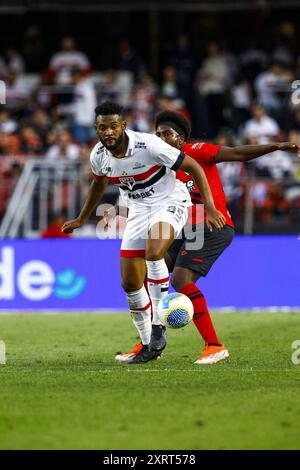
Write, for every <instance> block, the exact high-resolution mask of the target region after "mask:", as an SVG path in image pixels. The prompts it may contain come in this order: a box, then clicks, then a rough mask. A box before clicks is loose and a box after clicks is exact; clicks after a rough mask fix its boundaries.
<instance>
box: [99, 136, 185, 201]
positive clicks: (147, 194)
mask: <svg viewBox="0 0 300 470" xmlns="http://www.w3.org/2000/svg"><path fill="white" fill-rule="evenodd" d="M126 134H127V136H128V139H129V142H128V147H127V152H126V154H125V156H124V157H123V158H116V157H114V156H113V155H112V154H111V152H110V151H109V150H107V149H106V148H105V147H104V146H103V145H102V143H101V142H99V143H98V144H97V145H96V146H95V147H94V149H93V150H92V152H91V157H90V162H91V168H92V172H93V175H94V177H95V178H96V179H97V178H101V177H102V176H107V177H109V179H110V182H111V183H113V184H115V185H117V186H118V187H119V188H120V193H121V196H122V199H123V200H124V202H126V203H127V205H128V207H133V206H134V207H136V206H145V205H147V206H152V205H153V204H161V202H162V201H163V200H164V199H165V198H166V197H167V196H170V195H171V194H172V193H173V192H174V191H175V189H176V198H177V194H178V201H180V202H183V203H185V204H187V205H190V195H189V192H188V190H187V189H186V187H185V185H184V184H183V183H182V182H181V181H179V180H176V173H175V171H176V170H177V169H178V168H179V166H180V165H181V163H182V161H183V159H184V156H185V155H184V153H182V152H181V151H180V150H178V149H175V148H174V147H171V146H170V145H168V144H167V143H166V142H164V141H163V140H162V139H160V138H158V137H157V136H156V135H152V134H145V133H141V132H133V131H130V130H126Z"/></svg>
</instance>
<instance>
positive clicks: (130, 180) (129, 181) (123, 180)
mask: <svg viewBox="0 0 300 470" xmlns="http://www.w3.org/2000/svg"><path fill="white" fill-rule="evenodd" d="M119 180H120V183H122V184H123V185H124V186H127V187H128V188H129V189H132V188H133V186H134V183H135V181H134V178H132V177H130V176H128V177H127V178H119Z"/></svg>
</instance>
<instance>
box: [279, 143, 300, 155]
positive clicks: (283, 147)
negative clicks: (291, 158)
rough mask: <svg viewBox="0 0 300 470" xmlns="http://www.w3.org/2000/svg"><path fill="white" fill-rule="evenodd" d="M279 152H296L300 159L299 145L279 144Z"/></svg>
mask: <svg viewBox="0 0 300 470" xmlns="http://www.w3.org/2000/svg"><path fill="white" fill-rule="evenodd" d="M278 148H279V150H284V151H286V152H294V153H296V154H297V155H298V158H300V147H299V145H298V144H292V142H280V144H278Z"/></svg>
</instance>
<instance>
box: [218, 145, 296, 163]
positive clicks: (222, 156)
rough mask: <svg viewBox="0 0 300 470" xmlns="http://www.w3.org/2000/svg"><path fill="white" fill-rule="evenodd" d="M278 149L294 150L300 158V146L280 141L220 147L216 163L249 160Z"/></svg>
mask: <svg viewBox="0 0 300 470" xmlns="http://www.w3.org/2000/svg"><path fill="white" fill-rule="evenodd" d="M276 150H284V151H286V152H294V153H296V154H298V157H299V158H300V148H299V145H297V144H292V143H291V142H280V143H273V144H266V145H239V146H238V147H220V150H219V152H218V155H217V156H216V157H215V163H221V162H247V161H248V160H254V159H255V158H258V157H262V156H263V155H266V154H267V153H272V152H275V151H276Z"/></svg>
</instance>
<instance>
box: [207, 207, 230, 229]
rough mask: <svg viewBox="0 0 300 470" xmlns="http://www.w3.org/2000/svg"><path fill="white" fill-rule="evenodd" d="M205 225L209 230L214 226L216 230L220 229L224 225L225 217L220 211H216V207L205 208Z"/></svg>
mask: <svg viewBox="0 0 300 470" xmlns="http://www.w3.org/2000/svg"><path fill="white" fill-rule="evenodd" d="M206 225H207V227H208V228H209V230H210V231H211V232H212V229H213V227H212V226H214V227H215V228H216V229H217V230H222V228H223V227H224V226H225V225H226V219H225V217H224V215H223V214H222V212H220V211H217V209H213V210H209V211H208V210H206Z"/></svg>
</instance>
